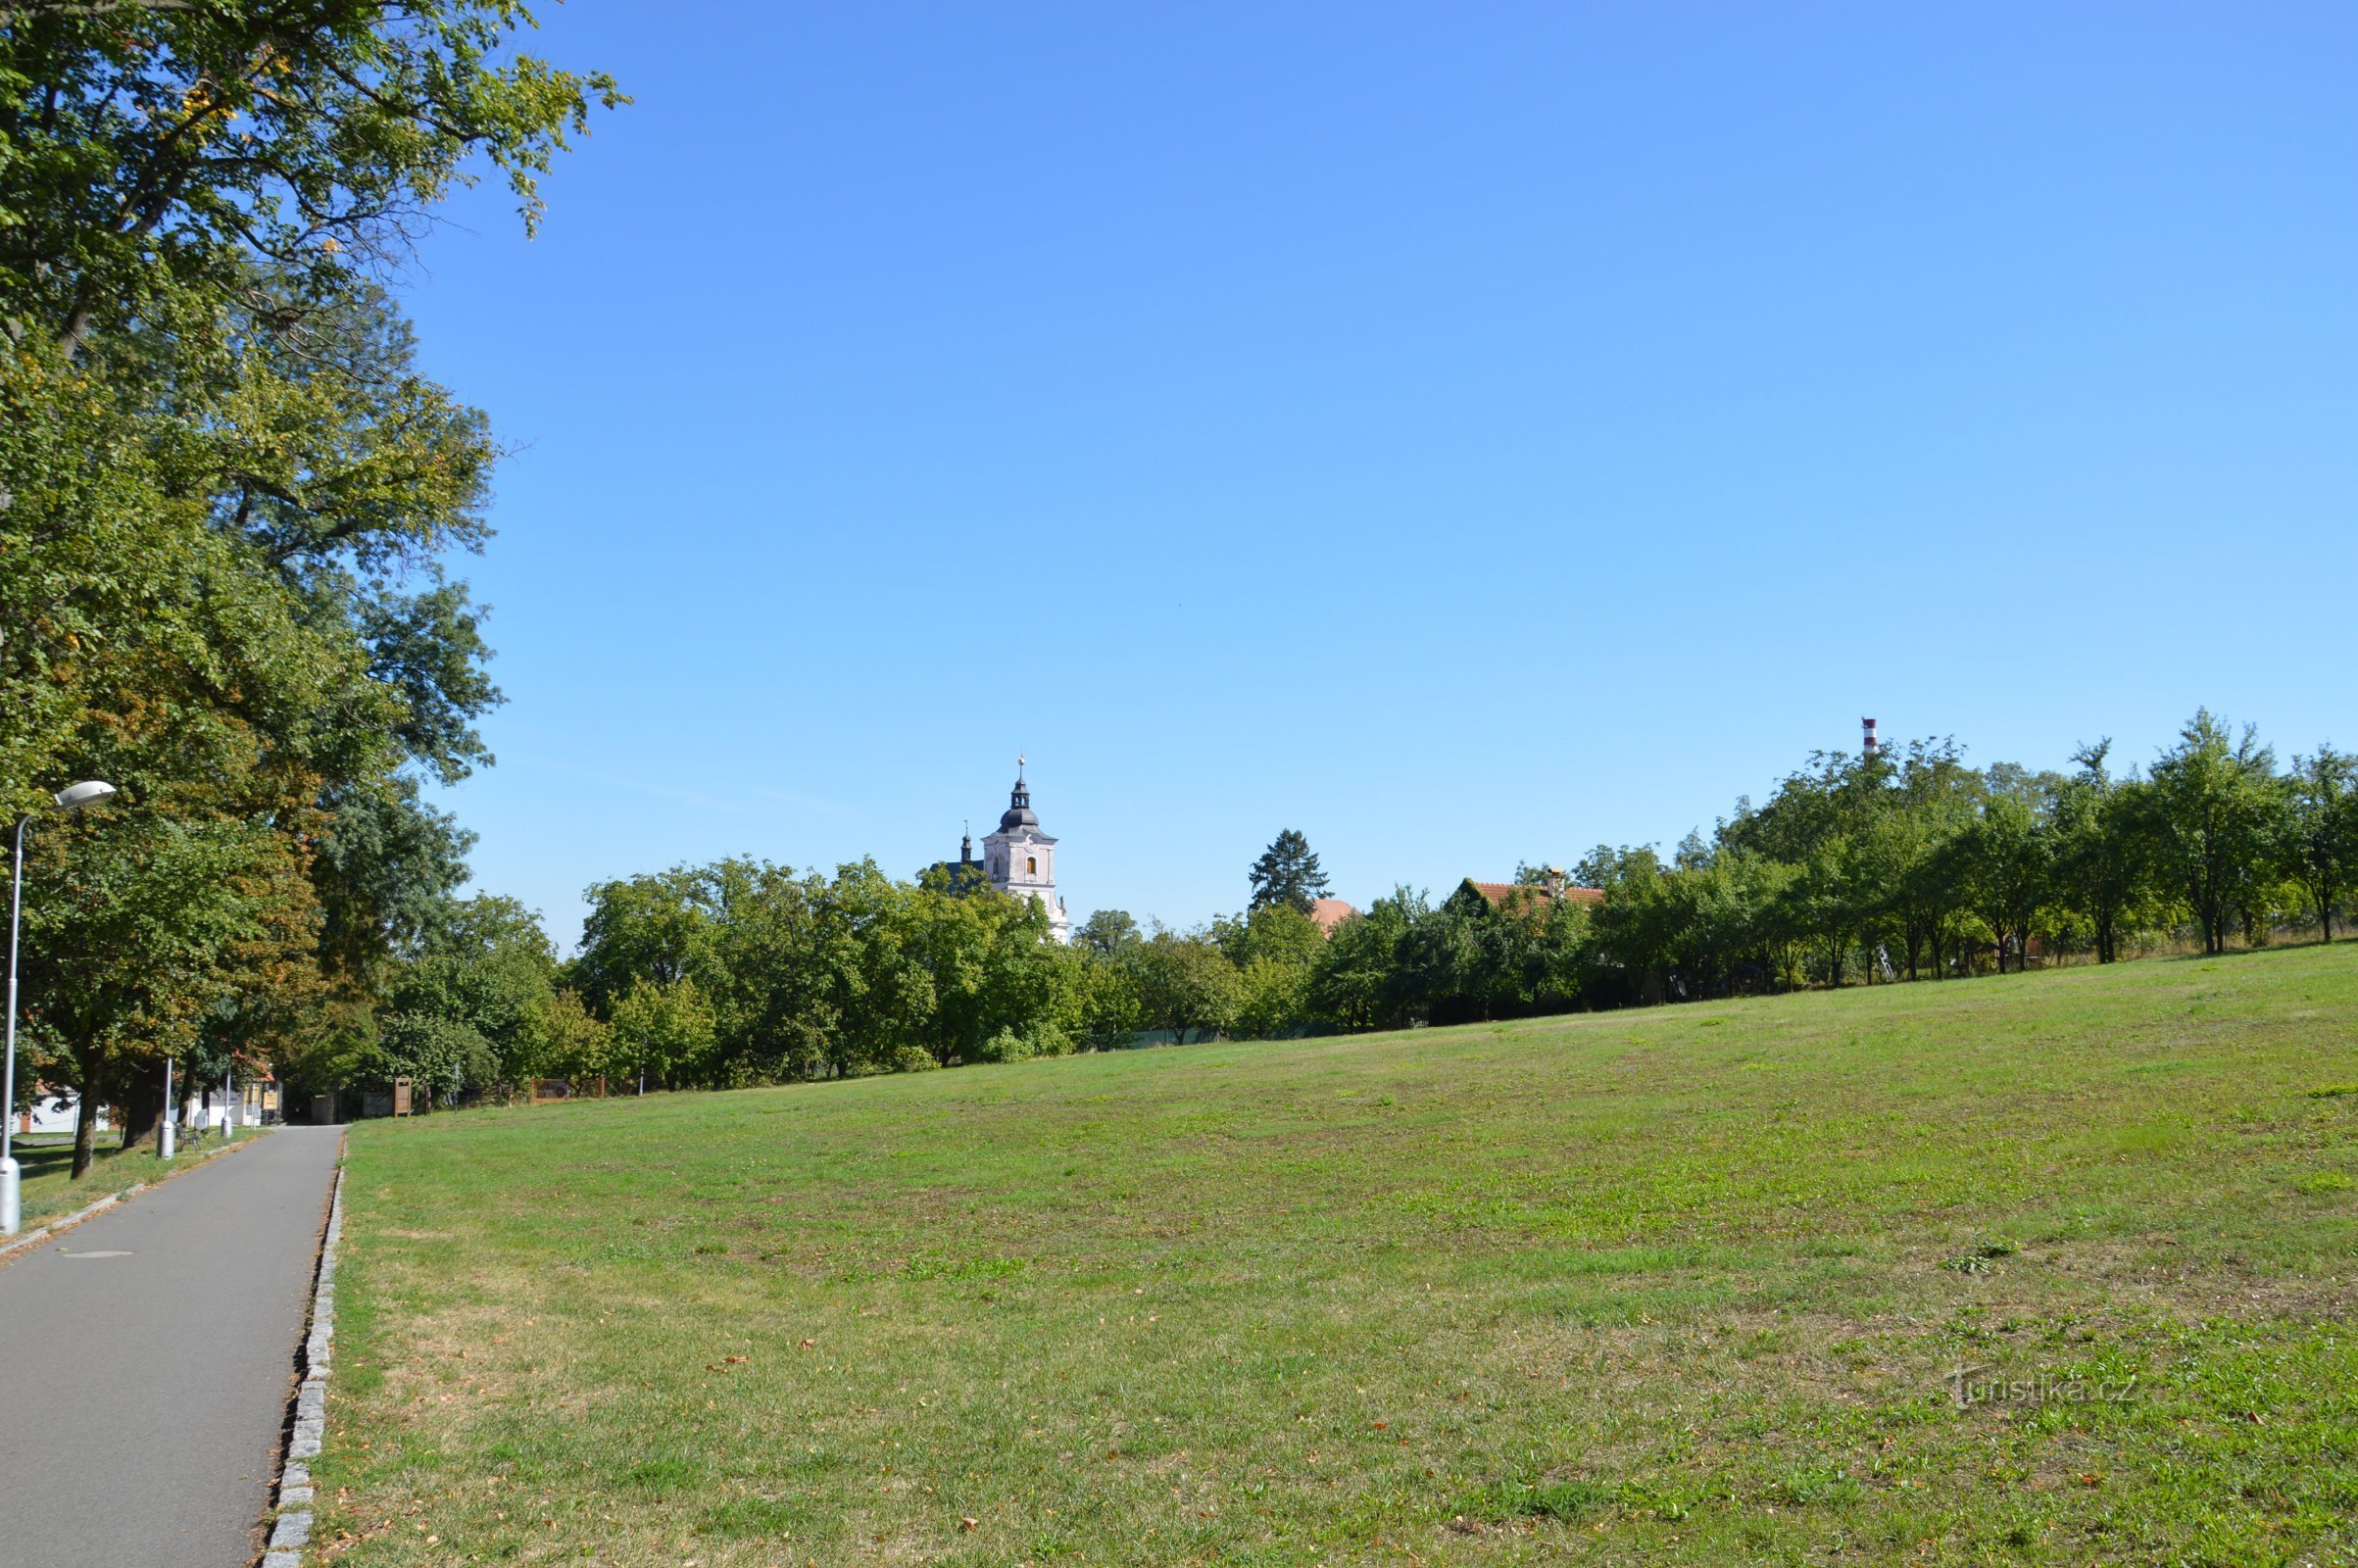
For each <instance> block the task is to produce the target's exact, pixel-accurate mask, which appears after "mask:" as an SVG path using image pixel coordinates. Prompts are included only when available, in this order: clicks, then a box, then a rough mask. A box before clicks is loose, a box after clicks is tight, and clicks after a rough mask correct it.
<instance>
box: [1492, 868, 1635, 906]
mask: <svg viewBox="0 0 2358 1568" xmlns="http://www.w3.org/2000/svg"><path fill="white" fill-rule="evenodd" d="M1465 881H1466V885H1467V886H1468V887H1470V888H1472V889H1473V890H1474V891H1475V892H1476V893H1479V894H1481V895H1482V896H1483V897H1484V898H1486V899H1488V900H1489V901H1490V907H1492V908H1494V909H1496V908H1498V907H1500V906H1502V905H1504V904H1505V903H1506V901H1507V900H1508V899H1510V898H1523V899H1532V900H1548V899H1553V898H1554V897H1555V895H1554V894H1553V893H1552V892H1550V891H1548V890H1547V888H1546V887H1544V886H1542V885H1541V884H1539V883H1536V882H1477V881H1475V880H1474V879H1473V878H1472V877H1470V876H1469V877H1467V878H1466V879H1465ZM1564 897H1565V898H1567V899H1569V900H1571V901H1572V902H1573V903H1574V904H1602V903H1603V902H1604V890H1603V889H1601V888H1576V887H1572V886H1569V885H1567V886H1566V887H1565V888H1564Z"/></svg>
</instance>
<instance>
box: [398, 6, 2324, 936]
mask: <svg viewBox="0 0 2358 1568" xmlns="http://www.w3.org/2000/svg"><path fill="white" fill-rule="evenodd" d="M682 19H686V21H685V23H684V24H683V20H682ZM542 21H543V27H542V32H541V35H540V38H539V40H538V44H537V47H538V49H539V50H540V52H542V53H545V54H547V55H549V56H552V57H554V58H556V59H558V60H559V61H561V62H563V63H565V64H568V65H575V66H583V67H591V66H595V67H604V68H606V69H609V70H612V71H614V73H616V74H617V75H619V76H620V77H621V78H622V82H623V85H624V87H625V89H626V90H628V91H630V92H631V93H632V94H633V95H634V96H635V97H636V99H637V102H636V104H635V105H634V106H633V107H631V108H628V109H626V110H623V111H621V112H619V113H617V114H614V115H612V116H608V117H604V118H603V119H601V120H600V122H599V123H598V125H597V127H596V130H595V133H594V134H593V135H592V136H591V137H590V138H589V139H588V140H587V141H586V142H585V143H583V144H581V146H580V147H579V148H578V150H577V151H576V152H575V154H574V155H572V156H571V157H569V158H567V159H566V160H565V161H564V163H563V164H562V166H561V167H560V169H559V170H558V172H556V174H555V175H554V176H553V177H552V178H550V179H549V181H548V182H547V193H548V196H549V199H550V205H551V211H550V215H549V219H548V221H547V224H546V226H545V228H544V229H543V231H542V233H541V235H540V237H539V238H538V239H537V240H534V241H530V242H527V241H525V240H524V239H523V238H522V237H521V235H520V233H519V232H518V231H517V228H516V224H515V223H514V221H512V219H511V218H510V217H509V215H508V207H509V203H508V201H507V200H506V197H505V193H504V192H502V191H500V190H499V189H498V188H497V187H496V186H486V187H484V188H483V189H481V190H478V191H477V192H475V193H473V194H471V195H469V196H467V197H466V198H464V199H462V200H460V201H458V202H457V203H455V204H454V205H453V207H452V208H451V210H450V213H449V215H448V216H449V219H450V221H449V222H448V223H447V224H446V225H445V226H444V227H442V228H441V229H440V230H439V231H437V232H436V233H434V234H433V235H432V236H431V237H429V238H428V239H427V240H426V242H425V243H424V245H423V247H422V249H421V252H420V257H419V263H418V268H417V270H416V271H415V272H414V274H413V275H412V276H411V277H410V278H409V280H408V282H407V284H406V286H405V288H404V294H405V298H406V300H407V303H408V305H409V307H410V309H411V310H412V312H413V313H414V314H415V316H416V317H417V319H418V324H419V327H420V331H421V333H422V336H423V339H424V345H425V351H424V352H425V360H426V364H427V368H428V369H429V370H430V371H431V372H432V373H434V374H436V375H437V376H439V377H440V378H442V379H443V380H445V381H447V382H448V383H450V384H451V385H452V386H453V387H455V388H456V389H457V390H458V391H459V392H460V393H461V394H462V395H463V396H465V397H467V399H469V400H470V401H473V402H475V403H477V404H479V405H481V406H482V407H484V408H486V409H488V410H489V411H490V412H491V414H492V416H493V417H494V420H495V422H496V424H497V426H498V428H499V429H500V431H501V433H502V434H503V436H504V437H505V438H506V439H508V440H509V441H511V442H513V443H515V444H516V446H517V448H518V451H517V452H516V456H515V458H514V459H513V460H512V461H511V462H510V463H509V464H508V465H507V466H506V467H505V469H504V470H503V473H502V476H501V481H500V494H499V501H498V505H497V508H496V511H495V514H494V520H495V522H496V524H497V526H498V528H499V530H500V532H499V537H498V538H497V539H496V540H495V541H494V542H493V544H492V546H491V548H490V550H489V551H488V553H487V554H486V555H485V557H484V558H483V559H481V560H479V561H470V562H467V563H466V569H467V575H468V576H469V577H470V579H471V580H472V582H473V583H474V585H475V587H476V589H477V591H478V594H479V596H480V597H481V598H482V599H484V600H485V601H486V602H488V603H489V604H490V605H491V606H492V607H493V609H494V613H493V616H492V619H491V621H490V632H491V635H492V639H493V641H494V642H495V644H496V645H497V646H498V647H499V649H500V657H499V660H498V661H497V663H496V666H495V672H496V674H497V677H498V678H499V680H500V682H501V684H502V685H503V687H504V688H505V689H506V691H507V693H508V695H509V697H510V699H511V701H510V703H509V705H508V706H507V707H506V708H504V709H502V710H501V711H499V712H498V713H497V714H496V715H494V716H493V717H492V718H491V720H490V721H489V723H488V724H487V725H486V732H487V734H488V736H489V738H490V740H491V742H492V745H493V747H494V749H495V750H496V751H497V753H498V755H499V759H500V760H499V765H498V766H497V767H495V768H493V769H490V770H488V771H487V772H484V773H482V774H479V775H478V776H476V777H475V778H473V779H470V780H468V781H467V783H466V784H465V785H463V786H462V787H461V788H459V789H458V790H456V791H453V792H450V793H449V794H448V796H447V797H446V799H447V801H448V802H449V804H451V805H452V806H453V807H454V808H455V809H457V810H458V811H459V812H460V813H461V815H462V816H463V817H464V819H465V820H466V821H467V823H468V824H469V825H470V826H472V827H473V828H475V829H476V830H477V831H478V832H479V833H480V834H481V835H482V839H481V843H480V845H479V846H478V848H477V850H476V852H475V855H474V857H473V863H474V866H475V869H476V873H477V880H478V883H479V885H480V886H482V887H484V888H486V889H488V890H491V891H496V892H503V893H512V894H515V895H517V896H519V897H521V898H522V899H524V900H525V901H526V902H527V903H528V904H531V905H532V906H534V907H538V908H540V909H542V910H543V911H544V912H545V913H546V914H547V916H548V917H549V922H550V925H551V928H552V931H553V933H554V934H555V935H556V936H557V937H558V938H559V940H560V941H561V942H566V943H570V942H571V941H572V940H574V938H575V937H576V936H577V934H578V930H579V920H580V916H581V911H582V905H581V899H580V895H581V892H582V890H583V888H584V887H586V886H587V885H588V884H590V883H592V882H594V881H598V880H602V879H605V878H609V877H614V876H621V875H626V874H628V873H631V872H634V871H642V870H653V869H657V868H661V867H663V866H666V865H670V864H674V863H677V862H680V861H683V860H702V859H708V858H715V857H719V856H722V855H729V854H749V855H756V856H761V857H764V858H771V859H775V860H780V861H785V862H789V863H792V864H796V865H812V864H816V865H822V866H832V865H833V864H835V863H836V862H839V861H842V860H846V859H853V858H859V857H860V856H863V855H872V856H873V857H875V858H876V859H877V860H878V862H879V863H880V864H882V865H883V866H884V867H885V868H887V869H888V870H890V871H892V872H894V873H896V874H900V875H907V874H909V873H911V872H913V871H914V870H915V869H916V868H917V867H918V866H920V865H921V864H923V863H925V862H927V861H929V860H932V859H935V858H940V857H942V856H945V855H951V854H955V852H956V849H957V844H958V831H959V826H960V822H961V820H962V819H965V818H971V819H973V821H974V823H975V825H976V831H977V833H978V834H979V833H981V832H983V831H987V829H988V826H989V825H990V824H991V822H992V821H993V820H994V819H995V817H996V815H997V813H998V811H999V810H1001V809H1003V808H1004V807H1005V805H1006V791H1007V785H1008V783H1009V781H1010V778H1011V775H1012V773H1013V758H1014V755H1015V752H1016V750H1017V748H1018V747H1021V748H1023V749H1025V750H1026V751H1027V752H1028V753H1029V755H1030V756H1031V758H1032V759H1033V764H1032V782H1033V784H1034V786H1035V802H1036V805H1037V807H1038V809H1039V811H1040V814H1041V817H1042V821H1043V824H1044V826H1045V827H1046V828H1047V830H1048V831H1050V832H1052V833H1055V834H1057V835H1058V836H1059V837H1060V839H1061V841H1062V844H1061V849H1060V852H1059V866H1058V869H1059V873H1060V879H1061V881H1062V883H1063V887H1064V891H1065V895H1066V898H1067V901H1068V903H1069V905H1070V907H1071V909H1072V911H1073V914H1074V916H1075V918H1076V919H1077V918H1078V917H1080V916H1081V915H1082V914H1084V913H1085V912H1086V911H1088V910H1090V909H1094V908H1098V907H1122V908H1127V909H1130V910H1131V911H1133V912H1134V913H1136V914H1137V915H1139V916H1140V917H1141V918H1142V919H1144V918H1147V917H1149V916H1154V917H1159V918H1161V919H1162V920H1164V921H1166V922H1168V923H1171V924H1174V925H1185V924H1192V923H1194V922H1196V921H1199V920H1202V919H1204V918H1205V917H1207V916H1209V915H1211V914H1212V913H1214V912H1216V911H1222V910H1228V909H1233V908H1235V907H1239V906H1240V905H1241V904H1242V903H1243V902H1244V898H1245V892H1246V885H1245V868H1246V866H1247V865H1248V864H1249V863H1250V862H1251V860H1252V859H1253V857H1254V856H1255V855H1256V854H1257V853H1258V852H1259V850H1260V849H1261V847H1262V846H1263V845H1264V844H1266V843H1267V842H1268V840H1269V839H1270V838H1271V837H1272V836H1274V835H1275V833H1276V832H1277V831H1278V830H1279V829H1280V828H1283V827H1298V828H1300V829H1302V831H1303V832H1305V833H1306V834H1308V836H1309V839H1310V842H1311V844H1312V846H1313V847H1314V848H1316V849H1317V850H1318V851H1319V852H1320V853H1321V855H1322V856H1323V858H1324V860H1325V864H1326V867H1327V869H1328V871H1329V872H1330V874H1331V875H1332V876H1333V878H1334V881H1335V885H1336V891H1337V892H1338V893H1340V894H1342V895H1343V896H1345V897H1348V898H1351V899H1352V900H1354V901H1355V902H1359V903H1362V904H1363V903H1364V902H1365V901H1366V900H1367V899H1369V898H1370V897H1373V896H1375V895H1378V894H1380V893H1382V892H1383V891H1385V890H1387V889H1388V888H1390V887H1391V886H1392V885H1393V884H1394V883H1396V882H1408V883H1411V884H1415V885H1420V886H1426V887H1431V888H1434V889H1436V890H1440V891H1446V890H1447V888H1448V887H1449V886H1450V885H1452V884H1453V883H1454V882H1455V881H1456V879H1457V878H1458V877H1459V876H1462V875H1465V874H1468V873H1474V874H1481V875H1488V876H1503V875H1504V874H1506V873H1507V872H1509V871H1511V870H1512V869H1513V867H1514V865H1515V863H1516V861H1517V860H1518V859H1537V858H1543V857H1545V858H1553V859H1558V860H1564V861H1568V860H1569V859H1570V858H1573V857H1576V856H1578V855H1579V854H1581V853H1582V852H1583V851H1584V850H1585V849H1587V848H1588V847H1589V846H1592V845H1594V844H1597V843H1598V842H1600V841H1612V842H1650V841H1661V842H1665V843H1667V842H1673V841H1675V840H1676V839H1677V838H1678V837H1679V836H1680V835H1681V834H1682V833H1684V832H1685V831H1686V830H1687V829H1688V828H1689V827H1691V826H1694V825H1696V824H1698V823H1700V824H1703V825H1705V826H1706V827H1707V826H1708V824H1709V823H1710V821H1711V820H1712V818H1713V817H1714V816H1716V815H1718V814H1720V813H1721V812H1724V811H1725V810H1726V809H1728V808H1729V806H1730V804H1731V803H1732V802H1733V801H1734V800H1735V798H1736V797H1737V796H1739V795H1741V794H1745V793H1751V794H1754V795H1760V794H1765V793H1766V792H1767V790H1768V789H1769V788H1770V787H1771V786H1772V785H1773V783H1774V781H1775V780H1776V779H1777V778H1778V777H1779V776H1781V775H1782V774H1783V773H1784V772H1786V771H1788V770H1789V769H1791V768H1792V767H1793V766H1795V765H1797V764H1798V763H1799V762H1800V761H1801V760H1802V759H1803V757H1804V756H1805V755H1806V754H1807V753H1808V752H1809V751H1810V750H1811V749H1812V748H1813V747H1820V746H1828V747H1832V746H1844V747H1847V746H1851V745H1853V744H1854V743H1855V737H1856V733H1857V724H1858V720H1859V718H1860V716H1861V715H1864V714H1874V715H1876V716H1877V717H1878V718H1880V719H1881V720H1882V724H1883V730H1884V734H1885V736H1886V737H1887V738H1904V737H1908V736H1915V735H1954V736H1955V737H1957V738H1958V739H1959V740H1960V741H1962V742H1964V743H1965V744H1966V745H1967V746H1968V747H1969V749H1970V752H1971V755H1972V756H1973V757H1974V758H1975V759H1976V760H1982V761H1991V760H2021V761H2025V762H2031V763H2036V764H2059V763H2060V762H2061V761H2062V760H2063V759H2064V757H2065V756H2066V754H2067V753H2068V752H2069V751H2070V749H2071V748H2072V746H2073V745H2074V744H2075V743H2077V742H2079V741H2083V740H2090V739H2093V738H2095V737H2097V736H2099V735H2105V734H2109V735H2112V736H2114V737H2116V738H2117V740H2118V743H2119V745H2120V747H2121V749H2122V752H2123V753H2124V754H2125V755H2127V756H2129V757H2131V758H2133V759H2140V760H2141V759H2144V758H2147V757H2149V756H2150V755H2151V754H2152V752H2153V751H2154V750H2155V749H2156V748H2157V747H2159V746H2160V745H2162V744H2163V743H2165V742H2166V741H2167V740H2168V739H2169V738H2170V737H2171V736H2172V734H2173V733H2174V731H2175V730H2176V728H2177V726H2178V725H2179V724H2180V722H2182V721H2183V720H2184V719H2185V718H2186V715H2187V714H2188V713H2189V712H2191V711H2192V710H2193V709H2194V708H2195V707H2196V706H2197V705H2198V704H2207V705H2209V706H2210V707H2211V708H2212V709H2214V710H2215V711H2222V712H2224V713H2226V714H2228V715H2230V716H2231V717H2234V718H2235V719H2238V720H2241V719H2251V720H2256V721H2257V722H2258V723H2259V724H2260V725H2261V727H2262V730H2263V732H2264V734H2265V735H2267V736H2268V737H2269V738H2271V739H2273V740H2274V741H2276V742H2277V743H2278V745H2279V747H2280V749H2282V750H2284V751H2286V752H2289V751H2291V750H2296V749H2297V750H2306V749H2308V748H2310V747H2312V746H2314V745H2315V744H2316V743H2317V742H2318V741H2319V740H2321V739H2329V738H2330V739H2333V740H2335V741H2337V742H2338V743H2340V744H2343V745H2352V744H2358V723H2354V722H2353V717H2354V716H2358V714H2354V711H2353V703H2352V698H2351V691H2352V683H2351V679H2350V673H2351V648H2352V630H2353V627H2352V618H2351V608H2352V604H2353V596H2352V592H2351V584H2352V567H2353V565H2354V564H2358V546H2354V545H2353V542H2352V541H2353V539H2354V538H2358V530H2354V529H2353V520H2354V519H2353V516H2352V503H2353V497H2354V495H2358V486H2354V481H2358V438H2354V436H2353V432H2354V431H2358V287H2354V286H2353V280H2354V279H2358V203H2354V202H2353V200H2352V196H2353V187H2352V179H2353V170H2358V97H2353V96H2352V95H2351V94H2350V93H2349V91H2348V88H2347V80H2346V67H2347V63H2348V61H2349V60H2350V59H2351V58H2352V57H2353V48H2354V46H2358V12H2353V11H2352V10H2350V9H2349V8H2347V7H2342V6H2326V5H2280V6H2269V7H2229V6H2210V7H2200V8H2194V7H2172V6H2162V5H2150V4H2145V5H2137V6H2134V7H2133V6H2126V5H2123V6H2101V5H2080V4H2075V5H2069V6H2051V5H2041V6H2031V5H2017V6H1984V7H1949V8H1927V7H1911V8H1895V7H1891V6H1888V5H1855V6H1852V5H1815V4H1812V5H1798V6H1786V7H1773V8H1772V7H1738V6H1732V5H1730V6H1717V7H1684V6H1677V5H1661V6H1646V7H1621V8H1610V9H1608V8H1603V7H1587V8H1583V7H1573V6H1564V5H1552V4H1551V5H1459V6H1449V7H1441V6H1416V7H1410V6H1398V5H1377V4H1352V5H1348V6H1347V5H1342V4H1334V5H1282V4H1280V5H1271V4H1267V3H1260V4H1254V5H1232V6H1220V5H1190V6H1186V7H1178V6H1169V7H1160V8H1149V7H1105V6H1088V7H1084V6H1070V7H1057V6H1049V5H1018V6H1012V7H992V8H981V7H954V6H947V5H945V6H938V7H932V8H919V7H908V6H897V5H880V6H861V7H825V8H822V7H817V6H810V5H768V4H742V5H737V4H732V5H723V4H718V3H706V4H700V5H698V6H695V7H692V8H688V7H658V6H654V5H650V4H637V5H630V4H623V3H620V0H573V3H571V4H567V5H564V6H561V7H560V6H545V7H544V8H543V18H542Z"/></svg>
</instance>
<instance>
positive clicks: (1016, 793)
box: [999, 757, 1040, 833]
mask: <svg viewBox="0 0 2358 1568" xmlns="http://www.w3.org/2000/svg"><path fill="white" fill-rule="evenodd" d="M1026 827H1028V828H1030V829H1032V830H1033V831H1034V832H1038V831H1039V829H1040V819H1039V818H1038V817H1037V816H1034V815H1033V814H1032V787H1031V786H1030V785H1029V784H1026V783H1025V782H1024V781H1023V759H1022V758H1020V757H1018V758H1017V759H1015V787H1014V788H1013V789H1011V790H1009V791H1007V810H1006V811H1005V812H1004V813H1003V814H1002V815H1001V816H1000V818H999V831H1000V832H1002V833H1012V832H1014V831H1015V830H1016V829H1017V828H1026Z"/></svg>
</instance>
